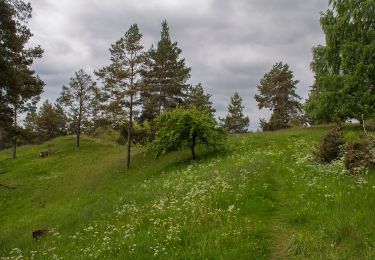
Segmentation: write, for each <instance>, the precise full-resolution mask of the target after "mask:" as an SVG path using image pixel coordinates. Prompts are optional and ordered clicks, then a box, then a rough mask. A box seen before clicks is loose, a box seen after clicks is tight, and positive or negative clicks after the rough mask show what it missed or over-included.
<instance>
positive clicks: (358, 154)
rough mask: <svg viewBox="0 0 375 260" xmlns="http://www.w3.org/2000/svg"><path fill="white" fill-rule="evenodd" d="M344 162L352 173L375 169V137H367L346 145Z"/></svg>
mask: <svg viewBox="0 0 375 260" xmlns="http://www.w3.org/2000/svg"><path fill="white" fill-rule="evenodd" d="M344 162H345V167H346V169H347V170H348V171H350V172H351V173H352V174H358V173H363V172H365V171H368V170H369V169H373V168H374V167H375V139H374V138H371V137H367V138H365V139H363V140H360V141H356V142H352V143H349V144H348V145H346V147H345V152H344Z"/></svg>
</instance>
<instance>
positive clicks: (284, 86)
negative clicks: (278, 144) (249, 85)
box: [255, 62, 301, 130]
mask: <svg viewBox="0 0 375 260" xmlns="http://www.w3.org/2000/svg"><path fill="white" fill-rule="evenodd" d="M298 82H299V81H298V80H295V79H294V75H293V72H292V71H291V70H290V69H289V66H288V64H283V63H282V62H278V63H276V64H275V65H274V66H273V67H272V69H271V70H270V71H269V72H267V73H266V74H265V75H264V76H263V78H262V79H261V80H260V84H259V85H258V86H257V88H258V91H259V92H260V94H257V95H255V100H256V101H257V102H258V107H259V109H263V108H268V109H269V110H271V111H272V115H271V120H270V122H269V123H268V126H267V127H265V128H267V130H277V129H281V128H286V127H289V126H290V121H291V119H292V117H293V115H295V114H296V113H298V112H299V111H300V109H301V108H300V107H301V105H300V103H299V100H300V99H301V98H300V97H299V96H298V95H297V93H296V85H297V84H298ZM262 121H263V124H264V125H266V123H265V121H264V120H261V122H262Z"/></svg>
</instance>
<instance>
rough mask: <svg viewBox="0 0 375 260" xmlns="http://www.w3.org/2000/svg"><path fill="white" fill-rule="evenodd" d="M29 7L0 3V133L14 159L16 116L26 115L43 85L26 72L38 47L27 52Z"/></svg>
mask: <svg viewBox="0 0 375 260" xmlns="http://www.w3.org/2000/svg"><path fill="white" fill-rule="evenodd" d="M31 13H32V8H31V5H30V3H25V2H24V1H22V0H2V1H0V14H1V15H0V71H1V73H0V131H1V132H3V131H4V130H1V128H3V129H4V128H6V129H8V131H10V132H11V134H12V136H13V158H15V157H16V147H17V135H18V132H19V127H18V121H17V120H18V116H19V115H20V114H22V113H24V112H27V111H29V110H30V109H32V107H33V106H35V104H36V102H37V101H38V100H39V96H40V94H41V93H42V91H43V86H44V83H43V81H42V80H40V79H39V77H38V76H36V75H35V72H34V71H33V70H31V69H30V66H31V65H32V64H33V62H34V60H35V59H37V58H41V57H42V54H43V50H42V49H41V48H40V46H37V47H32V48H27V47H26V45H27V43H28V41H29V39H30V38H31V37H32V33H31V31H30V30H29V29H28V28H27V26H26V25H27V21H28V19H30V18H31Z"/></svg>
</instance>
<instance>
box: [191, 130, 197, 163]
mask: <svg viewBox="0 0 375 260" xmlns="http://www.w3.org/2000/svg"><path fill="white" fill-rule="evenodd" d="M190 149H191V155H192V156H193V160H195V158H196V155H195V135H193V143H192V144H191V147H190Z"/></svg>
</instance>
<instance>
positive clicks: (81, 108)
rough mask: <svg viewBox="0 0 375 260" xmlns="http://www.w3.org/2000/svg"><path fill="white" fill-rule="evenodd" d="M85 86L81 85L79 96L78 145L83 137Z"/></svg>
mask: <svg viewBox="0 0 375 260" xmlns="http://www.w3.org/2000/svg"><path fill="white" fill-rule="evenodd" d="M82 96H83V88H82V87H81V92H80V97H79V114H78V120H77V147H79V144H80V137H81V121H82V110H83V97H82Z"/></svg>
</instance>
